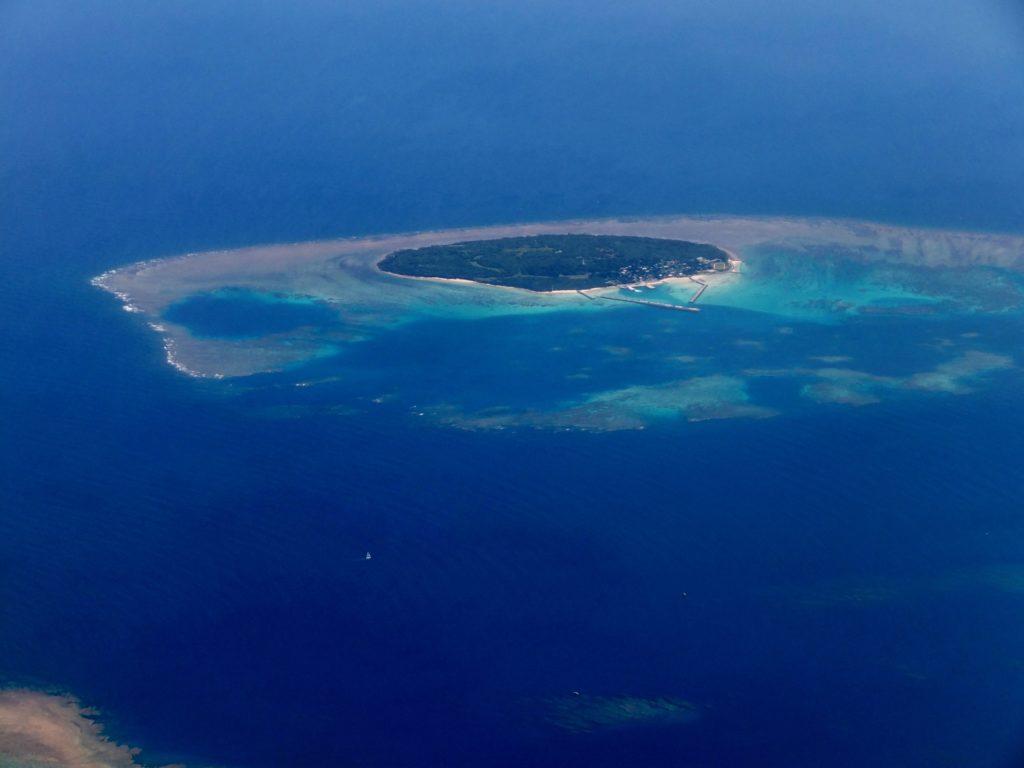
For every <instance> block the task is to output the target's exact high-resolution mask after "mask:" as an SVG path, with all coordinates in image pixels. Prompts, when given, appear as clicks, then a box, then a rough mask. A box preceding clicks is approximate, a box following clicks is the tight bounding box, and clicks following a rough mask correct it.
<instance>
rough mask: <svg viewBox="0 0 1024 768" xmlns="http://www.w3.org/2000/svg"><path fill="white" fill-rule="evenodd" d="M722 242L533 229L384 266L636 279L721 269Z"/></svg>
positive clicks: (558, 286)
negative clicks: (521, 234) (549, 232)
mask: <svg viewBox="0 0 1024 768" xmlns="http://www.w3.org/2000/svg"><path fill="white" fill-rule="evenodd" d="M727 260H728V256H727V255H726V253H725V252H724V251H723V250H721V249H720V248H716V247H715V246H713V245H707V244H704V243H690V242H687V241H685V240H662V239H658V238H653V237H620V236H617V235H534V236H531V237H504V238H500V239H498V240H475V241H472V242H466V243H453V244H450V245H431V246H427V247H425V248H416V249H411V250H402V251H395V252H394V253H392V254H389V255H388V256H387V257H385V258H384V260H383V261H381V262H380V268H381V269H382V270H384V271H385V272H391V273H394V274H397V275H407V276H411V277H447V278H462V279H465V280H473V281H475V282H478V283H487V284H490V285H506V286H510V287H513V288H526V289H528V290H531V291H558V290H573V289H586V288H602V287H605V286H609V285H629V284H631V283H641V282H650V281H653V280H661V279H664V278H666V277H685V276H686V275H693V274H697V273H699V272H710V271H712V270H714V269H716V266H715V265H716V264H717V265H718V266H717V268H718V269H722V268H723V266H724V264H725V263H727Z"/></svg>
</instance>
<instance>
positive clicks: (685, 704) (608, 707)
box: [544, 693, 700, 733]
mask: <svg viewBox="0 0 1024 768" xmlns="http://www.w3.org/2000/svg"><path fill="white" fill-rule="evenodd" d="M544 707H545V720H546V721H547V722H548V723H550V724H551V725H553V726H555V727H556V728H560V729H562V730H565V731H569V732H571V733H592V732H594V731H603V730H609V729H621V728H636V727H658V726H662V727H665V726H674V725H682V724H684V723H690V722H693V721H694V720H696V719H697V718H698V717H699V716H700V711H699V710H698V709H697V707H696V706H694V705H693V704H692V703H690V702H689V701H686V700H684V699H680V698H677V697H672V696H658V697H655V698H642V697H639V696H595V695H588V694H581V693H574V694H572V695H570V696H560V697H558V698H553V699H548V700H547V701H545V702H544Z"/></svg>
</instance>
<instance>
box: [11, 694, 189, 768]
mask: <svg viewBox="0 0 1024 768" xmlns="http://www.w3.org/2000/svg"><path fill="white" fill-rule="evenodd" d="M96 714H97V713H96V712H95V711H94V710H91V709H88V708H86V707H83V706H82V705H81V704H80V703H79V702H78V701H77V700H76V699H75V698H73V697H71V696H67V695H61V694H50V693H43V692H41V691H32V690H27V689H8V690H0V765H2V766H4V767H5V768H44V766H50V767H52V766H59V767H60V768H70V766H74V768H136V766H138V765H140V764H139V763H137V762H136V760H135V758H136V757H137V756H138V754H139V751H140V750H138V749H136V748H134V747H127V746H124V745H122V744H118V743H116V742H114V741H111V740H110V739H109V738H108V737H107V736H105V735H104V733H103V728H102V726H101V725H100V724H99V722H97V720H96ZM165 768H175V767H174V766H165ZM177 768H180V766H178V767H177Z"/></svg>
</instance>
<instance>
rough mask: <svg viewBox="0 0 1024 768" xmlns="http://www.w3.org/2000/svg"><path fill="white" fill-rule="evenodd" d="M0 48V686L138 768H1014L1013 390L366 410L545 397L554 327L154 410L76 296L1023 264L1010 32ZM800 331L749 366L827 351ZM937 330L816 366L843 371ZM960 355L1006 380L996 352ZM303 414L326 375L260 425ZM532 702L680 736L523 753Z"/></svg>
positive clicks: (689, 30) (512, 321) (230, 388)
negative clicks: (700, 417) (173, 270)
mask: <svg viewBox="0 0 1024 768" xmlns="http://www.w3.org/2000/svg"><path fill="white" fill-rule="evenodd" d="M0 51H2V52H3V54H2V56H0V114H2V115H3V116H4V117H3V119H0V361H2V367H0V409H2V410H0V682H2V683H4V684H8V685H14V686H22V687H25V686H28V687H38V688H41V689H44V690H56V691H66V692H69V693H71V694H73V695H75V696H77V697H78V698H79V699H81V701H82V702H83V703H85V704H87V705H90V706H93V707H96V708H97V710H98V711H99V712H100V719H101V721H102V722H103V723H104V725H105V727H106V729H107V732H108V733H109V734H110V735H111V737H112V738H115V739H117V740H118V741H119V742H123V743H127V744H131V745H136V746H139V747H141V748H142V749H143V753H142V755H141V756H140V758H139V761H140V762H141V763H143V764H147V765H150V764H152V765H158V764H164V763H169V762H173V761H181V762H183V763H186V764H187V765H189V766H192V767H193V768H195V767H199V766H213V765H218V766H229V767H231V768H271V767H281V766H284V767H291V766H294V767H295V768H305V767H307V766H310V767H312V766H317V767H321V766H331V767H333V766H339V767H340V766H375V767H377V766H381V767H385V768H386V767H388V766H565V765H588V766H693V767H694V768H698V767H710V766H715V767H716V768H725V767H729V768H732V767H734V766H735V767H739V766H751V765H759V766H787V767H788V766H839V767H846V766H848V767H850V768H854V767H855V766H856V767H857V768H861V767H863V766H878V767H882V766H893V767H895V766H900V767H904V766H906V767H911V766H912V767H915V768H916V767H918V766H919V767H921V768H925V767H926V766H927V767H928V768H932V767H933V766H993V767H995V766H1011V765H1018V764H1020V760H1021V759H1022V758H1024V470H1022V466H1024V464H1022V462H1021V455H1022V438H1021V435H1022V428H1024V398H1022V397H1021V394H1022V393H1021V389H1020V381H1021V380H1020V377H1019V374H1017V373H1016V372H1010V373H1006V374H1004V375H997V376H993V377H991V379H990V380H989V381H987V382H986V384H985V386H984V387H981V388H979V389H978V391H977V392H975V393H974V394H972V395H967V396H949V395H943V394H940V393H920V394H913V395H909V394H908V395H906V396H904V397H897V398H894V399H890V400H887V401H886V402H884V403H881V404H877V405H872V406H867V407H859V408H854V407H844V406H840V405H822V404H817V403H809V402H808V401H806V400H805V399H801V398H800V397H798V394H797V392H796V391H795V390H793V389H792V387H789V388H787V385H786V384H784V383H781V382H778V381H775V380H772V379H765V380H762V381H760V382H759V383H758V384H757V386H758V387H760V388H761V389H760V390H759V393H760V394H761V395H762V396H764V397H765V398H768V399H769V400H772V402H775V403H777V404H779V405H780V406H782V407H781V409H780V410H782V413H781V414H780V415H779V416H777V417H775V418H771V419H765V420H744V419H730V420H722V421H710V422H702V423H693V424H688V423H681V422H671V423H666V424H664V425H659V426H657V427H655V428H651V429H647V430H645V431H641V432H611V433H591V432H571V431H570V432H552V431H546V430H534V429H527V428H524V429H508V430H503V431H480V432H473V431H463V430H458V429H452V428H448V427H445V426H442V425H438V424H437V423H434V422H426V421H423V420H420V421H418V420H416V419H415V418H413V417H412V416H411V415H410V409H411V408H414V407H416V406H417V405H418V404H419V403H420V402H421V400H422V401H435V402H436V401H441V400H443V399H444V398H445V396H446V393H454V394H453V396H455V394H457V397H458V398H459V399H460V401H461V402H463V403H467V404H470V405H473V404H479V405H480V406H484V405H487V404H489V403H493V402H494V401H495V400H498V401H501V402H503V403H524V404H536V403H540V402H545V401H549V400H552V399H557V398H559V397H561V396H562V393H561V391H560V389H559V388H560V387H564V386H565V379H564V377H563V376H561V375H555V372H553V371H552V370H551V369H550V368H549V367H548V366H547V365H546V364H544V363H542V362H538V361H537V360H538V359H539V358H537V359H534V358H531V354H532V353H534V352H535V353H536V354H537V355H539V354H540V350H541V348H542V347H544V348H547V347H548V346H550V345H552V344H558V343H566V340H567V339H569V338H570V334H571V331H572V329H571V328H570V327H569V320H566V319H559V317H558V316H552V317H542V318H539V319H538V318H535V317H534V318H523V317H518V318H516V317H506V318H493V319H488V320H486V321H481V322H455V321H448V320H444V321H442V320H436V321H424V322H420V323H412V324H409V325H407V326H403V327H402V328H400V329H397V330H395V331H394V332H393V333H390V334H388V335H382V336H380V337H379V338H376V339H373V340H372V341H370V342H368V343H366V344H364V345H362V346H360V347H358V348H354V349H353V351H352V352H350V353H348V355H349V357H347V358H346V357H344V356H343V357H341V358H337V359H330V360H320V361H317V362H315V363H312V364H310V366H309V367H308V368H307V369H304V370H299V371H292V372H290V373H288V374H286V375H284V376H283V377H278V378H275V377H254V378H253V379H242V380H232V381H198V380H193V379H190V378H188V377H185V376H182V375H181V374H179V373H177V372H176V371H175V370H173V369H172V368H171V367H169V366H168V365H166V363H165V361H164V352H163V350H162V349H161V347H160V342H159V339H158V338H157V337H156V336H155V335H153V334H151V333H149V332H148V330H147V329H146V328H145V325H144V323H141V322H140V321H139V320H138V318H137V317H133V316H132V315H129V314H126V313H125V312H122V311H121V308H120V305H119V304H118V303H117V302H116V301H114V300H113V299H112V298H111V297H110V296H109V295H107V294H104V293H102V292H101V291H98V290H96V289H95V288H93V287H92V286H90V285H89V279H90V278H91V277H93V276H94V275H97V274H99V273H100V272H103V271H104V270H107V269H110V268H113V267H117V266H121V265H123V264H127V263H130V262H134V261H138V260H141V259H148V258H157V257H161V256H168V255H173V254H177V253H182V252H186V251H201V250H208V249H216V248H226V247H232V246H239V245H246V244H252V243H261V242H291V241H297V240H303V239H315V238H321V237H335V236H338V237H340V236H355V235H363V234H372V233H379V232H395V231H410V230H420V229H436V228H443V227H449V226H463V225H467V226H468V225H476V224H487V223H502V222H516V221H531V220H547V219H560V218H567V217H597V216H608V215H620V214H622V215H628V214H658V213H670V212H675V213H685V212H730V213H777V214H792V215H823V216H847V217H854V218H866V219H874V220H882V221H890V222H897V223H909V224H917V225H925V226H939V227H949V228H962V229H977V230H993V231H1008V232H1022V231H1024V141H1022V140H1021V136H1022V135H1024V133H1022V126H1024V11H1021V9H1020V7H1019V6H1018V5H1017V4H1015V3H1012V2H998V1H997V0H984V1H983V2H966V0H964V1H961V0H945V1H944V2H939V3H934V2H930V3H924V2H917V0H898V1H897V2H885V3H883V2H873V1H871V0H868V1H866V2H863V3H856V4H853V5H849V6H847V7H845V8H840V9H836V8H831V7H829V8H826V7H824V6H822V5H820V4H815V3H809V2H787V3H784V4H782V5H781V6H779V5H778V4H770V5H763V4H758V3H748V2H737V3H711V2H694V3H667V2H666V3H662V2H646V1H643V2H639V3H630V4H624V3H623V4H618V3H616V4H613V3H604V2H598V3H582V2H572V1H570V0H564V1H563V0H560V1H559V2H554V3H539V2H522V3H515V4H513V3H493V4H480V3H469V2H415V1H413V0H375V1H374V2H362V0H353V1H352V2H347V3H342V4H337V3H328V2H316V1H315V0H314V1H310V2H301V3H294V4H285V3H281V4H272V3H258V4H242V3H237V2H228V1H226V0H216V1H215V2H203V3H199V2H185V3H166V2H154V3H147V4H144V5H139V4H135V3H128V2H121V1H119V0H110V1H109V2H83V3H76V4H63V3H58V2H49V1H48V0H43V1H38V0H34V1H33V2H22V1H20V0H13V1H8V2H5V3H3V4H2V5H0ZM705 315H706V316H708V317H710V318H713V319H714V318H715V317H717V318H718V320H719V321H720V322H721V323H724V324H726V325H728V324H732V326H733V327H738V328H746V327H748V326H749V329H750V332H751V333H752V334H754V333H758V332H759V331H758V329H761V331H760V332H764V333H769V332H770V330H771V328H772V327H773V324H774V323H775V321H774V320H772V319H771V318H770V317H764V316H760V315H756V314H755V313H744V312H741V311H739V310H726V309H719V310H714V311H708V312H707V313H705ZM615 319H616V322H614V323H612V322H610V321H608V326H607V327H600V326H599V327H595V328H593V329H591V331H590V332H591V333H593V334H598V333H601V334H605V335H606V336H607V338H608V344H609V345H611V346H614V345H616V344H627V343H633V344H637V343H639V342H636V338H637V334H638V333H639V331H638V328H640V323H641V321H646V316H645V315H644V314H643V312H642V311H641V312H639V313H630V312H628V311H626V312H622V313H616V315H615ZM273 322H274V318H273V317H270V318H268V323H271V324H272V323H273ZM572 322H573V323H577V324H578V323H579V320H578V319H577V320H574V321H572ZM789 324H790V325H793V323H789ZM797 325H798V327H797V329H796V334H795V337H796V338H797V339H799V340H800V341H799V343H800V344H806V349H804V348H796V347H792V346H791V347H789V350H790V352H789V354H793V355H796V354H797V353H798V352H801V351H806V352H808V353H820V352H821V350H823V349H827V346H828V344H829V339H830V338H831V337H832V335H833V334H835V333H836V332H837V331H836V329H835V328H834V327H830V326H815V325H814V324H811V323H808V324H806V326H804V325H800V324H797ZM965 327H966V326H965V325H964V321H963V320H962V319H959V320H957V319H951V318H946V319H943V318H908V319H907V320H906V321H905V322H903V323H901V324H897V325H895V326H893V325H886V326H885V327H884V328H883V327H882V326H880V325H879V324H878V322H876V321H872V320H869V319H865V320H863V321H858V322H855V323H851V324H848V325H847V326H844V329H843V332H844V333H846V334H848V335H849V337H848V338H849V344H851V345H853V346H854V347H856V348H857V349H858V350H859V351H860V360H861V361H862V363H863V365H865V367H869V368H871V369H872V370H874V371H876V372H881V373H885V372H887V371H898V369H899V368H900V366H911V367H912V366H914V365H916V364H917V363H918V362H920V363H921V365H929V364H932V363H933V362H934V361H933V360H931V359H930V358H928V354H929V353H926V352H922V351H920V349H921V347H920V345H919V344H917V342H918V341H919V340H920V339H924V338H938V337H944V336H948V335H951V334H958V333H961V332H963V331H964V329H965ZM894 329H895V330H894ZM969 330H970V331H972V332H976V333H978V334H980V336H979V339H981V340H982V341H980V342H979V343H980V344H982V345H983V346H984V348H985V349H986V350H987V351H992V352H997V353H999V354H1004V355H1010V356H1015V357H1016V361H1017V363H1018V365H1019V364H1020V362H1021V361H1022V358H1021V356H1020V339H1021V331H1022V321H1021V318H1020V315H1009V314H1007V315H993V316H979V317H975V318H972V319H971V321H970V328H969ZM693 343H694V345H698V346H699V345H700V344H704V345H705V346H707V347H708V348H711V347H712V346H713V343H714V339H713V336H707V337H704V338H702V339H698V340H695V341H694V342H693ZM794 343H796V342H794ZM908 350H918V351H917V352H912V351H908ZM691 351H694V350H691ZM697 351H698V352H699V350H697ZM730 354H731V355H733V357H732V358H731V359H732V360H733V362H734V363H735V365H736V366H738V367H742V366H744V365H754V364H760V365H765V364H766V363H764V362H763V356H762V359H761V361H760V362H758V361H755V360H753V358H752V359H751V360H750V361H748V360H746V359H741V358H742V355H753V354H754V353H753V352H751V351H750V350H742V349H737V350H733V351H732V352H731V353H730ZM914 355H920V356H921V360H914V359H911V358H913V356H914ZM582 364H583V361H574V360H573V359H572V358H571V357H570V358H567V359H566V361H564V362H563V363H562V365H563V366H565V369H564V370H570V369H572V368H573V366H581V365H582ZM919 367H920V366H919ZM564 370H563V371H562V372H563V373H564ZM350 371H352V372H355V373H352V375H351V376H349V377H347V376H346V373H347V372H350ZM595 375H598V374H595ZM599 375H601V376H604V377H606V378H605V379H604V380H602V382H601V384H602V386H608V387H611V386H623V385H626V384H628V383H629V382H630V380H631V374H630V372H629V371H628V370H620V369H616V368H615V367H614V366H612V367H608V368H606V369H604V370H603V372H600V373H599ZM320 376H341V379H340V380H338V381H337V382H336V383H334V384H331V385H328V386H326V387H322V388H313V389H311V390H310V391H309V392H308V393H305V392H303V393H302V394H301V395H300V394H296V392H297V391H296V389H295V388H294V387H292V388H288V387H284V386H278V384H279V383H280V382H281V381H284V382H285V383H288V382H292V381H295V380H297V379H299V378H303V377H305V378H316V377H320ZM595 386H596V384H595ZM379 394H387V395H388V396H389V399H388V401H387V402H385V403H383V404H382V406H381V407H379V408H366V407H363V405H365V403H366V402H367V399H368V398H370V397H372V396H375V395H379ZM353 403H358V404H360V407H358V408H351V409H349V408H348V407H347V406H349V405H351V404H353ZM366 551H372V553H373V559H372V560H371V561H366V560H365V559H364V556H365V552H366ZM575 691H579V692H581V694H582V695H584V696H610V697H614V696H627V695H628V696H633V697H639V698H653V697H660V696H671V697H679V698H682V699H686V700H688V701H691V702H693V703H694V705H695V706H697V708H698V709H699V711H700V716H699V718H698V719H696V720H695V721H693V722H690V723H685V724H682V725H674V726H672V727H655V726H650V727H632V728H630V727H624V728H607V729H596V730H595V731H594V732H591V733H573V732H567V731H564V730H561V729H559V728H557V727H552V725H551V724H550V723H549V722H547V721H546V720H545V717H544V713H545V711H547V708H549V707H550V702H551V701H552V700H564V699H565V698H566V697H571V696H573V695H574V694H573V692H575Z"/></svg>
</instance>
